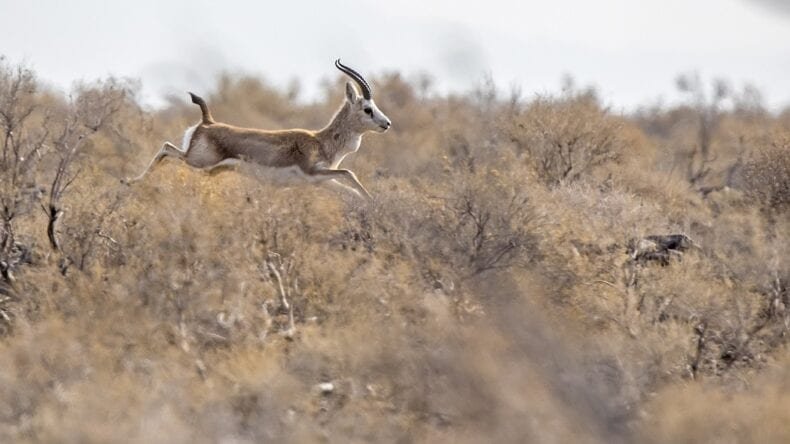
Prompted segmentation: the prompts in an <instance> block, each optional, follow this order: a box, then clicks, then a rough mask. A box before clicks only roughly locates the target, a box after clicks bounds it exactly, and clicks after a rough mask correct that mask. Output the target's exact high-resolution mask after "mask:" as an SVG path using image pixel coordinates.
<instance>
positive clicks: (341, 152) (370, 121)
mask: <svg viewBox="0 0 790 444" xmlns="http://www.w3.org/2000/svg"><path fill="white" fill-rule="evenodd" d="M335 66H336V67H337V69H339V70H340V71H342V72H344V73H345V74H346V75H348V76H349V77H351V79H352V80H354V81H355V82H356V83H357V85H358V86H359V88H360V90H361V91H362V97H360V96H359V95H358V94H357V90H356V89H355V88H354V86H353V85H352V84H351V82H346V98H345V101H344V102H343V105H342V106H341V107H340V109H338V111H337V112H336V113H335V115H334V117H332V120H330V122H329V123H328V124H327V125H326V126H325V127H324V128H323V129H320V130H318V131H309V130H303V129H289V130H279V131H266V130H260V129H252V128H239V127H236V126H232V125H227V124H224V123H219V122H216V121H215V120H214V118H213V117H212V116H211V112H210V111H209V109H208V106H207V105H206V102H205V101H204V100H203V99H202V98H200V97H198V96H196V95H195V94H192V93H189V95H190V96H191V97H192V103H194V104H196V105H198V106H200V111H201V113H202V114H203V117H202V120H201V122H200V123H198V124H197V125H195V126H192V127H190V128H188V129H187V130H186V132H185V133H184V140H183V142H182V143H181V148H180V149H179V148H178V147H176V146H175V145H173V144H172V143H170V142H165V143H164V144H163V145H162V148H161V149H160V150H159V152H158V153H157V154H156V156H154V158H153V159H152V160H151V163H150V164H149V165H148V168H146V169H145V171H143V172H142V174H140V175H139V176H138V177H136V178H134V179H132V180H129V181H127V183H132V182H136V181H138V180H140V179H142V178H143V177H144V176H145V175H146V173H148V172H150V171H151V170H152V169H153V168H154V167H155V166H156V165H157V164H158V163H159V162H160V161H161V160H162V159H164V158H165V157H167V156H173V157H177V158H179V159H182V160H184V161H185V162H186V163H187V164H188V165H190V166H192V167H195V168H200V169H203V170H205V171H211V170H214V169H216V168H219V167H224V166H231V165H236V164H238V163H240V162H251V163H254V164H258V165H261V166H266V167H272V168H276V169H289V170H293V171H296V172H297V173H299V174H300V175H303V176H304V177H305V178H306V179H308V180H311V181H323V180H331V181H332V182H333V183H335V184H336V185H339V186H341V187H343V188H345V189H347V190H349V191H351V192H353V193H355V194H357V195H359V196H365V197H367V198H371V196H370V193H368V190H366V189H365V187H364V186H362V184H361V183H360V182H359V179H357V176H356V174H354V173H353V172H352V171H351V170H348V169H343V168H338V167H339V166H340V163H341V162H342V161H343V159H344V158H345V157H346V156H347V155H349V154H351V153H354V152H356V151H357V150H359V145H360V143H361V142H362V135H363V134H365V133H366V132H369V131H375V132H379V133H383V132H385V131H387V130H388V129H389V128H390V126H391V125H392V122H390V119H389V118H388V117H387V116H385V115H384V113H382V112H381V110H379V109H378V107H376V104H375V103H374V102H373V98H372V91H371V89H370V85H368V82H366V81H365V79H364V78H363V77H362V76H361V75H360V74H359V73H358V72H356V71H354V70H353V69H351V68H349V67H348V66H345V65H343V64H342V63H340V59H337V60H335ZM343 179H344V180H346V181H348V183H349V184H350V185H351V186H348V185H345V184H342V183H340V182H339V181H340V180H343Z"/></svg>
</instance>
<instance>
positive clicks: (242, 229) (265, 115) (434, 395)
mask: <svg viewBox="0 0 790 444" xmlns="http://www.w3.org/2000/svg"><path fill="white" fill-rule="evenodd" d="M0 68H1V69H0V108H2V109H0V111H2V112H3V113H4V114H3V115H11V114H10V112H11V111H15V112H17V111H20V110H21V111H22V112H23V114H24V112H26V110H27V109H28V108H29V107H30V105H34V106H33V107H32V109H31V111H30V113H29V115H28V116H27V117H26V119H22V120H21V121H20V120H19V119H18V118H16V117H15V118H14V119H15V120H13V121H11V120H9V119H6V120H5V121H4V122H2V121H0V123H4V125H5V126H3V127H2V128H5V132H4V133H2V134H0V136H3V137H5V136H7V135H8V132H9V131H8V128H9V125H11V124H13V125H12V126H14V129H13V134H14V135H13V137H14V140H16V141H19V146H20V147H22V148H23V149H25V150H30V149H33V148H35V149H37V150H39V151H40V153H39V155H38V156H37V157H36V158H35V160H36V161H35V162H30V163H27V164H24V163H22V162H20V161H19V159H18V157H17V158H14V159H16V160H13V159H11V160H8V159H9V157H6V158H5V160H4V161H3V163H2V165H0V166H2V168H0V173H1V174H2V175H3V176H2V178H3V180H2V183H0V185H2V188H1V189H0V193H2V196H0V197H2V199H3V200H2V201H3V202H5V203H6V210H7V209H13V210H14V211H11V212H9V211H5V213H3V223H4V225H3V227H2V231H0V234H2V237H0V241H2V242H0V247H2V248H0V260H2V262H1V263H0V265H2V267H3V268H2V270H3V275H2V278H0V327H2V329H0V332H2V337H1V338H0V356H3V360H2V362H3V364H2V365H0V441H3V442H262V441H276V442H279V441H290V442H315V441H323V442H371V441H375V442H411V441H418V442H459V441H460V442H525V441H526V442H632V441H639V442H645V441H648V442H785V441H787V440H788V435H790V426H789V425H788V424H790V421H789V420H790V418H788V417H787V412H788V411H790V408H788V407H790V404H788V399H789V398H788V396H787V385H788V384H787V371H785V370H784V369H786V367H787V362H788V361H787V360H788V359H790V355H789V354H788V349H787V337H788V333H790V311H788V305H789V304H790V293H789V290H788V287H790V263H788V261H787V257H788V254H787V252H788V251H790V244H789V243H790V240H789V239H790V222H788V220H790V218H788V217H787V216H788V213H787V206H786V205H784V203H783V202H784V201H783V200H782V196H783V194H782V192H783V191H782V190H783V189H782V188H781V186H783V185H782V184H785V185H786V182H787V180H786V179H787V177H785V176H786V168H784V169H782V168H783V166H786V165H785V163H786V162H784V160H786V159H785V158H786V157H787V145H786V140H787V137H788V136H789V135H790V126H788V122H789V121H788V119H787V117H786V113H785V115H780V116H772V115H771V114H769V113H765V112H755V111H754V110H751V111H750V112H748V113H747V112H745V111H743V110H739V109H732V110H728V109H721V110H719V111H720V113H721V115H720V116H718V118H719V120H718V121H717V122H718V124H717V126H716V128H717V130H716V131H714V132H713V134H712V135H711V141H710V145H709V147H708V149H709V150H710V151H712V153H710V155H711V157H710V158H711V159H714V158H715V161H711V162H707V163H706V164H705V168H710V170H711V171H710V172H708V173H706V174H705V175H704V180H702V179H699V180H697V179H695V182H694V183H693V184H692V183H690V182H689V178H688V177H687V175H686V162H687V159H688V150H689V144H690V143H693V142H691V141H693V140H694V138H695V137H696V134H697V131H698V129H697V128H696V127H695V124H696V123H695V122H697V119H696V116H695V115H694V112H693V109H691V108H688V107H680V108H677V109H657V110H652V111H651V112H650V113H641V114H639V115H638V116H618V115H613V114H612V113H611V112H610V111H608V110H607V109H605V108H604V107H602V106H601V105H600V104H599V103H598V101H597V99H596V98H595V96H594V94H591V93H589V92H585V93H578V92H569V93H567V94H565V95H563V96H560V97H554V98H553V97H542V98H537V99H534V100H528V101H511V100H500V99H499V98H498V96H497V95H496V91H495V90H494V89H493V88H492V87H491V86H487V87H484V88H482V89H481V90H480V91H476V92H473V93H471V94H469V95H466V96H455V97H441V96H436V95H434V94H432V93H431V92H430V91H421V90H419V89H418V88H416V87H415V86H413V85H411V84H410V83H409V82H406V81H405V80H404V79H403V78H401V77H400V76H398V75H394V74H393V75H387V76H383V77H380V78H378V79H377V80H378V82H376V83H377V85H375V86H376V88H375V89H376V91H378V94H379V96H378V97H377V103H379V104H380V106H381V107H382V109H383V110H384V111H385V112H386V113H387V114H388V115H389V116H390V117H391V118H392V120H393V122H394V124H395V126H394V129H393V130H392V131H391V132H389V133H387V134H385V135H382V136H368V137H366V139H365V140H364V142H363V148H362V150H361V151H360V152H359V153H358V154H357V155H355V156H353V157H350V158H349V159H347V162H348V163H349V165H351V167H352V168H353V169H354V170H355V171H356V172H357V173H358V175H359V177H360V179H361V180H362V182H363V183H365V184H366V185H367V186H368V187H369V189H370V190H371V192H372V193H373V194H374V196H375V201H374V202H373V203H372V204H370V205H366V204H362V203H361V202H358V201H357V200H355V199H353V197H352V196H345V195H342V194H338V193H336V192H335V191H333V190H331V189H328V188H323V187H321V186H315V185H309V184H296V185H291V186H283V185H278V184H274V183H271V181H269V180H268V179H267V178H266V177H265V175H263V176H262V175H260V174H258V173H256V172H255V171H253V170H251V169H245V168H242V169H240V170H239V171H230V172H222V173H219V174H215V175H206V174H204V173H201V172H198V171H195V170H192V169H190V168H188V167H187V166H185V165H183V164H181V163H179V162H178V161H175V160H167V161H166V162H165V163H163V164H162V166H161V167H160V168H159V169H157V170H156V171H155V172H154V173H152V174H151V175H150V176H148V177H146V179H145V180H144V181H143V182H141V183H140V184H137V185H135V186H134V187H131V188H129V187H125V186H122V185H121V184H120V183H119V180H118V179H119V178H121V177H126V176H130V175H132V174H136V173H137V172H139V170H141V169H142V168H143V167H144V165H145V163H146V162H147V161H148V160H149V158H150V156H152V155H153V154H154V152H155V149H156V148H157V147H158V146H159V145H160V144H161V142H162V141H163V140H171V141H178V140H180V137H181V131H182V130H183V128H185V127H186V126H187V125H188V124H190V123H192V122H193V121H194V120H195V118H196V116H197V114H196V111H195V109H193V106H191V105H187V104H186V103H184V102H179V101H177V100H174V101H173V103H172V105H171V106H169V107H168V108H166V109H163V110H160V111H156V112H151V111H146V110H144V109H141V108H140V107H139V105H138V104H137V103H136V101H135V100H134V95H135V88H134V85H127V84H123V83H119V82H117V81H114V80H108V81H105V82H100V83H96V84H86V85H82V86H80V87H79V89H78V90H77V91H75V94H74V96H73V97H74V99H73V100H72V101H69V100H68V99H66V98H65V97H61V96H59V95H57V94H54V93H51V92H48V91H46V90H43V89H41V87H40V86H39V85H38V82H37V80H36V79H35V76H34V75H33V73H30V72H27V71H24V70H22V71H17V68H16V67H11V66H8V65H5V64H2V65H0ZM20 73H21V74H24V76H26V77H24V78H23V80H24V82H27V85H28V86H30V87H29V88H27V89H25V90H24V91H23V94H21V95H20V96H19V98H20V99H19V100H18V101H17V102H15V103H16V104H14V103H12V102H13V101H10V100H7V98H8V97H10V95H12V91H11V90H10V89H9V86H8V85H10V84H12V81H13V80H14V79H15V78H18V77H15V76H19V75H20ZM418 91H419V92H418ZM340 92H342V89H341V88H340V84H337V85H330V86H328V90H327V94H326V97H327V99H326V100H325V101H321V102H319V103H315V104H311V105H297V104H294V101H293V100H292V99H293V97H292V95H290V94H289V93H287V92H281V91H277V90H275V89H272V88H270V87H268V86H267V85H266V84H265V83H264V82H262V81H260V80H258V79H254V78H236V77H233V76H227V77H225V78H223V79H221V80H220V81H219V83H218V85H217V91H216V92H215V93H214V94H212V95H211V96H209V97H207V98H208V101H209V103H210V104H211V106H212V111H213V113H214V115H215V116H216V117H217V118H219V119H221V120H225V121H229V122H232V123H236V124H242V125H256V126H267V127H292V126H307V127H317V126H320V125H322V124H323V123H324V120H325V119H327V118H328V117H329V116H330V115H331V112H332V111H333V109H334V107H335V106H337V105H338V103H339V100H341V95H340ZM14 115H16V116H19V115H20V114H19V113H18V112H17V113H16V114H14ZM96 116H100V117H101V116H103V119H102V121H101V122H97V121H96ZM63 122H73V123H72V124H73V125H74V126H73V127H72V132H71V133H69V137H67V138H65V139H62V145H61V146H60V147H61V148H63V147H64V146H67V147H70V148H72V149H73V156H72V157H70V158H69V159H70V160H69V162H68V163H67V164H66V165H65V169H63V170H62V171H63V173H62V174H61V177H66V178H71V177H76V179H75V180H74V182H73V183H72V184H71V185H70V186H68V187H66V188H65V189H62V190H61V191H62V193H61V196H59V199H58V200H57V202H56V204H57V206H58V208H60V209H61V210H62V212H63V213H62V216H60V218H59V220H58V223H57V225H56V227H57V228H56V234H57V236H58V240H59V246H58V247H55V246H53V245H51V242H50V240H49V239H48V236H47V227H48V222H49V221H50V215H49V213H48V212H45V211H41V209H40V207H41V206H42V204H44V205H45V209H46V204H47V203H48V202H49V201H50V195H51V190H52V187H51V184H52V181H53V180H55V178H56V177H57V172H58V171H61V168H63V162H62V159H63V158H64V157H63V153H64V152H69V153H71V152H72V151H63V150H62V149H60V150H59V149H58V146H56V145H55V144H54V143H55V142H56V141H57V140H61V139H57V137H58V136H59V135H62V134H63V133H62V128H63ZM91 122H92V123H91ZM58 129H60V132H58V131H57V130H58ZM47 130H50V133H47V132H46V131H47ZM3 137H0V142H2V140H3ZM42 137H43V138H42ZM53 138H54V139H53ZM5 140H6V142H4V143H5V144H4V145H1V146H0V148H2V149H4V150H6V151H4V152H6V153H9V152H10V151H8V150H9V149H11V148H13V147H12V146H11V145H9V144H8V143H9V142H8V140H9V139H8V137H5ZM39 140H42V141H43V142H42V143H41V145H40V146H38V145H36V143H38V142H37V141H39ZM14 143H16V142H14ZM783 143H784V144H783ZM766 146H772V147H773V148H771V149H770V150H767V149H766V148H764V147H766ZM555 148H556V150H555ZM714 154H715V155H714ZM563 162H565V163H563ZM782 162H784V163H782ZM14 172H18V173H19V174H16V175H12V174H13V173H14ZM783 174H784V176H783ZM703 182H704V183H703ZM11 204H13V205H12V206H9V205H11ZM12 207H13V208H12ZM678 232H680V233H685V234H687V235H688V236H690V237H691V238H692V239H694V241H695V243H697V244H698V248H695V249H693V250H690V251H688V252H686V253H684V254H683V255H682V257H681V258H680V259H679V260H678V259H673V260H672V261H670V263H669V264H668V265H666V266H661V265H660V264H651V263H647V264H644V263H639V264H635V263H633V262H632V261H629V259H628V256H627V255H626V246H627V243H628V241H629V240H630V239H633V238H639V237H643V236H646V235H650V234H667V233H678ZM281 287H282V290H281ZM283 296H285V297H287V300H288V303H289V306H290V308H288V307H285V306H283V304H282V303H281V299H282V297H283Z"/></svg>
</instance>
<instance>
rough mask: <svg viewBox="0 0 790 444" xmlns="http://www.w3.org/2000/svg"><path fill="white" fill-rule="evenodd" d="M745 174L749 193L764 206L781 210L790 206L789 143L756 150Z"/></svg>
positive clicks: (746, 189)
mask: <svg viewBox="0 0 790 444" xmlns="http://www.w3.org/2000/svg"><path fill="white" fill-rule="evenodd" d="M742 175H743V182H744V184H743V186H744V189H745V191H746V194H747V196H748V197H750V198H751V199H754V200H755V201H756V202H758V203H759V204H760V205H761V206H762V207H763V208H764V209H766V210H768V211H775V212H779V213H781V212H782V211H785V210H787V209H789V208H790V142H788V141H787V140H784V141H776V142H774V143H773V144H772V145H771V146H768V147H765V148H762V149H759V150H757V152H756V153H755V155H754V157H753V158H752V159H751V160H750V161H748V162H747V163H746V165H745V166H744V168H743V172H742Z"/></svg>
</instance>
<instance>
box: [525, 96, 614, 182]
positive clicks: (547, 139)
mask: <svg viewBox="0 0 790 444" xmlns="http://www.w3.org/2000/svg"><path fill="white" fill-rule="evenodd" d="M620 127H621V124H620V123H619V122H618V121H617V119H616V118H614V117H613V116H611V115H609V113H608V111H606V110H605V109H601V106H600V104H599V103H598V99H597V97H596V96H595V95H594V94H591V93H574V92H570V93H567V95H565V96H563V97H561V98H552V97H540V98H538V99H536V100H534V101H533V102H531V103H530V104H529V105H528V106H527V107H526V109H525V110H524V111H523V112H522V113H521V115H520V116H518V117H517V118H516V119H514V121H513V126H512V127H511V128H510V129H509V132H510V136H511V138H512V140H513V142H514V143H515V144H516V146H517V148H518V149H519V150H520V151H523V152H525V153H527V155H528V156H529V160H530V162H531V163H532V165H533V167H534V169H535V171H536V172H537V174H538V177H539V178H540V179H541V180H542V181H543V182H544V183H546V184H548V185H550V186H555V185H558V184H561V183H567V182H573V181H575V180H577V179H578V178H580V177H581V176H583V175H584V174H587V173H589V172H590V170H591V169H592V168H594V167H596V166H599V165H603V164H605V163H607V162H611V161H614V160H616V159H617V158H618V157H619V156H620V155H621V153H622V152H623V151H624V146H623V145H624V144H623V141H622V140H621V136H620V133H619V130H620Z"/></svg>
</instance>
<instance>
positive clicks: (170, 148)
mask: <svg viewBox="0 0 790 444" xmlns="http://www.w3.org/2000/svg"><path fill="white" fill-rule="evenodd" d="M185 154H186V152H185V151H181V150H180V149H178V147H177V146H175V145H173V144H172V143H170V142H165V143H163V144H162V148H161V149H160V150H159V152H158V153H156V156H154V158H153V159H151V163H149V164H148V167H147V168H146V169H145V171H143V172H142V173H140V175H139V176H137V177H135V178H134V179H129V180H126V183H127V184H131V183H134V182H137V181H138V180H140V179H142V178H143V177H144V176H145V175H146V174H148V173H149V172H151V170H153V169H154V167H155V166H157V165H158V164H159V162H161V161H162V159H164V158H165V157H167V156H173V157H177V158H179V159H183V158H184V155H185Z"/></svg>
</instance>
